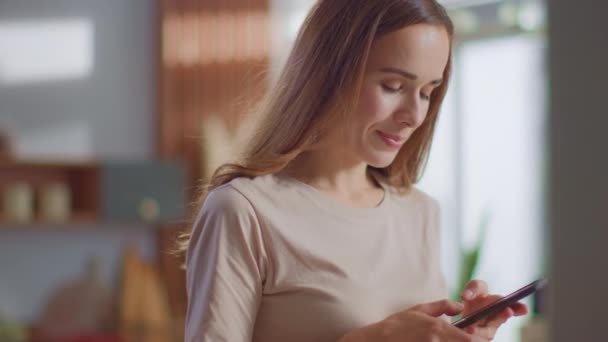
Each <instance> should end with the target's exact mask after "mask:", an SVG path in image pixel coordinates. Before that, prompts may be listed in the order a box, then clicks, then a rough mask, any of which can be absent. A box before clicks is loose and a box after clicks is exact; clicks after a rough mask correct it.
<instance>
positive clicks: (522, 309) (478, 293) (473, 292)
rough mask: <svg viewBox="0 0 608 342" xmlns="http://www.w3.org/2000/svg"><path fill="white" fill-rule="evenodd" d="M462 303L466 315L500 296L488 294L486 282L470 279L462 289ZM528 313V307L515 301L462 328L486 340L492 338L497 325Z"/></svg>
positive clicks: (464, 315)
mask: <svg viewBox="0 0 608 342" xmlns="http://www.w3.org/2000/svg"><path fill="white" fill-rule="evenodd" d="M460 298H461V299H462V301H463V303H464V312H463V314H462V316H463V317H466V316H468V315H469V314H471V313H473V312H474V311H477V310H479V309H481V308H482V307H484V306H486V305H488V304H490V303H493V302H495V301H496V300H498V299H500V298H501V296H497V295H490V294H488V284H486V282H484V281H482V280H472V281H470V282H469V283H468V284H467V285H466V286H465V287H464V289H463V291H462V294H461V297H460ZM527 313H528V307H527V306H526V305H525V304H523V303H516V304H513V305H511V306H510V307H508V308H506V309H504V310H503V311H501V312H499V313H496V314H494V315H492V316H490V317H488V318H486V319H483V320H481V321H479V322H477V323H475V324H473V325H471V326H468V327H466V328H465V329H464V330H465V331H466V332H467V333H469V334H473V335H475V336H478V337H481V338H483V339H485V340H487V341H491V340H492V339H494V336H495V335H496V331H497V330H498V327H500V326H501V325H502V324H504V323H505V322H506V321H507V320H509V318H511V317H513V316H522V315H525V314H527Z"/></svg>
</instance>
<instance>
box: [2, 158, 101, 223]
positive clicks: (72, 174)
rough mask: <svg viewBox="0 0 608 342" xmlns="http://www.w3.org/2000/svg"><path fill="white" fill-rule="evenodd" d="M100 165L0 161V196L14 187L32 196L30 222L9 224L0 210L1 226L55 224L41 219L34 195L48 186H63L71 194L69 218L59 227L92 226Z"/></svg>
mask: <svg viewBox="0 0 608 342" xmlns="http://www.w3.org/2000/svg"><path fill="white" fill-rule="evenodd" d="M99 180H100V165H99V164H98V163H95V162H59V161H53V162H50V161H48V162H47V161H6V160H5V161H0V192H3V191H4V190H5V189H6V188H7V187H8V186H10V185H11V184H15V183H24V184H27V185H28V186H29V187H30V188H31V190H32V191H33V193H34V201H33V204H32V205H33V209H34V217H33V219H32V220H31V222H26V223H23V222H11V221H10V220H7V219H6V217H5V216H4V209H2V210H0V213H2V214H0V225H4V224H46V223H49V224H57V222H45V220H43V219H42V218H41V217H40V214H39V211H38V210H37V209H38V207H39V203H38V200H37V197H38V196H36V195H37V193H38V192H39V190H40V189H41V188H42V187H43V186H45V185H48V184H54V183H60V184H65V185H66V186H67V188H68V189H69V192H70V197H71V200H70V203H71V208H70V217H69V218H68V220H67V221H65V222H62V223H68V224H72V223H74V224H83V223H85V224H86V223H91V224H92V223H95V222H97V221H98V220H99V215H100V189H99V185H100V181H99Z"/></svg>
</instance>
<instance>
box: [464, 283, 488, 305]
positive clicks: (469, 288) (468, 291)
mask: <svg viewBox="0 0 608 342" xmlns="http://www.w3.org/2000/svg"><path fill="white" fill-rule="evenodd" d="M487 295H488V284H487V283H486V282H485V281H483V280H477V279H476V280H471V281H470V282H468V283H467V285H466V286H465V287H464V289H463V290H462V294H461V298H462V300H471V299H474V298H476V297H480V296H481V297H485V296H487Z"/></svg>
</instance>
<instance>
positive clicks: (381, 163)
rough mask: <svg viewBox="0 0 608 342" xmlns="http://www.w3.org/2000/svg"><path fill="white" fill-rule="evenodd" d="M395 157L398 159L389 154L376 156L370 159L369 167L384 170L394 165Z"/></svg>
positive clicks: (368, 161)
mask: <svg viewBox="0 0 608 342" xmlns="http://www.w3.org/2000/svg"><path fill="white" fill-rule="evenodd" d="M395 157H396V155H395V154H388V153H382V154H375V155H373V156H371V158H368V160H367V165H369V166H372V167H375V168H379V169H382V168H385V167H388V166H389V165H391V164H392V163H393V161H394V160H395Z"/></svg>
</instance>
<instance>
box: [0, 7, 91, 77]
mask: <svg viewBox="0 0 608 342" xmlns="http://www.w3.org/2000/svg"><path fill="white" fill-rule="evenodd" d="M93 56H94V55H93V23H92V22H91V20H90V19H86V18H73V19H54V20H34V19H31V20H22V21H21V20H20V21H0V86H1V85H19V84H25V83H37V82H44V81H57V80H68V79H80V78H84V77H87V76H88V75H90V74H91V72H92V69H93Z"/></svg>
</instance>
